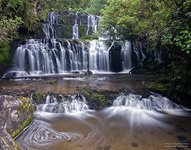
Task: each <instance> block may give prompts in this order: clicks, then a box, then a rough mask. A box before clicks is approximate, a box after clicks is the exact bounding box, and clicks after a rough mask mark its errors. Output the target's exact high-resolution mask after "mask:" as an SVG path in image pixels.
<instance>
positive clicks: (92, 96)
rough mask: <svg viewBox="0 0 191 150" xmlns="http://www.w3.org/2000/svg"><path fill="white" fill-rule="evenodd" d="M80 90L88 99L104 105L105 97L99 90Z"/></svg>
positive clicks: (105, 102)
mask: <svg viewBox="0 0 191 150" xmlns="http://www.w3.org/2000/svg"><path fill="white" fill-rule="evenodd" d="M80 92H81V93H82V94H83V95H84V96H85V97H86V98H87V99H89V100H90V101H93V102H95V103H96V104H97V105H98V106H101V107H104V106H106V104H107V99H106V96H105V95H104V94H102V93H101V92H98V91H95V90H91V89H88V88H82V89H80Z"/></svg>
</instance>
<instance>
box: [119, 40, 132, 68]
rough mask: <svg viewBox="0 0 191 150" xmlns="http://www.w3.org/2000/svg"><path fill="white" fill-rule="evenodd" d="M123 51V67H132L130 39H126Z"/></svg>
mask: <svg viewBox="0 0 191 150" xmlns="http://www.w3.org/2000/svg"><path fill="white" fill-rule="evenodd" d="M121 52H122V53H123V56H124V57H123V68H124V70H127V69H131V68H132V62H131V53H132V50H131V43H130V42H129V41H124V43H123V45H122V49H121Z"/></svg>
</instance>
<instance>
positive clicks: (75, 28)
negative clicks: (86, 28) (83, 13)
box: [73, 12, 79, 39]
mask: <svg viewBox="0 0 191 150" xmlns="http://www.w3.org/2000/svg"><path fill="white" fill-rule="evenodd" d="M73 39H79V31H78V12H76V18H75V24H74V26H73Z"/></svg>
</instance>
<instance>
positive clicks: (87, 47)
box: [4, 12, 145, 78]
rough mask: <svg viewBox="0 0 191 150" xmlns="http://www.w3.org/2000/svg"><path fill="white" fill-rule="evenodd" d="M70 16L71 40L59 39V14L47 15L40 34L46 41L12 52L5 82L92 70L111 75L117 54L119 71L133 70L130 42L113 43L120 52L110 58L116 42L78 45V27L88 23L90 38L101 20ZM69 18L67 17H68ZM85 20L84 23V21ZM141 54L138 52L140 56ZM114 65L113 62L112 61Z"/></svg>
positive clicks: (35, 41) (20, 47)
mask: <svg viewBox="0 0 191 150" xmlns="http://www.w3.org/2000/svg"><path fill="white" fill-rule="evenodd" d="M71 13H72V15H73V23H74V24H73V32H72V37H73V39H72V40H66V39H61V38H58V37H60V36H59V35H60V33H59V29H57V28H59V26H60V25H61V23H62V21H61V18H60V17H61V16H62V15H63V14H61V13H59V12H50V13H49V14H48V16H47V22H46V23H44V24H43V25H42V30H43V32H44V33H45V35H46V39H28V40H26V43H25V44H24V45H20V46H19V47H18V48H17V49H16V52H15V56H14V66H13V68H12V70H11V71H10V72H8V73H7V74H5V75H4V77H5V78H13V77H22V76H28V75H47V74H62V73H66V72H69V73H72V72H84V71H87V70H91V71H93V72H96V73H97V72H110V71H111V70H113V69H111V68H112V66H111V64H112V65H115V63H112V62H111V61H112V60H113V59H112V57H115V55H116V54H117V53H119V55H118V54H117V55H118V60H117V61H119V62H120V63H119V64H121V66H118V67H119V68H121V69H116V70H117V71H118V72H119V71H127V70H128V69H131V68H132V66H133V65H132V60H131V59H132V50H131V43H130V42H129V41H124V42H120V41H116V43H120V44H121V50H120V49H119V50H118V49H117V50H115V54H114V55H112V57H111V52H110V50H111V49H112V47H113V46H114V44H115V41H113V42H111V41H110V42H109V41H104V40H92V41H86V42H82V41H79V40H78V39H79V32H80V31H79V26H80V25H81V23H82V22H83V23H85V22H86V23H87V24H86V27H87V31H86V34H87V35H90V34H92V33H96V32H97V26H98V22H99V19H100V17H99V16H95V15H90V14H89V15H88V14H85V15H84V16H86V18H83V19H82V20H81V18H80V16H82V14H80V13H79V12H76V13H74V12H71ZM70 15H71V14H70V13H69V15H68V16H70ZM85 19H87V20H86V21H84V20H85ZM139 51H140V52H139ZM139 51H138V50H137V49H136V50H134V52H135V53H136V54H137V57H138V61H140V60H139V56H140V55H142V57H144V58H145V55H144V53H143V52H142V50H139ZM115 61H116V59H115Z"/></svg>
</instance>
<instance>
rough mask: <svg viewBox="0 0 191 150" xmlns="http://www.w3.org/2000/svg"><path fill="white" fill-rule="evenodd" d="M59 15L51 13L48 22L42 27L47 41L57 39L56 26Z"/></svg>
mask: <svg viewBox="0 0 191 150" xmlns="http://www.w3.org/2000/svg"><path fill="white" fill-rule="evenodd" d="M58 19H59V14H58V13H57V12H50V13H48V16H47V20H46V21H47V22H46V23H44V24H43V25H42V30H43V32H44V33H45V36H46V38H47V39H50V38H57V32H56V29H55V25H58Z"/></svg>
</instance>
